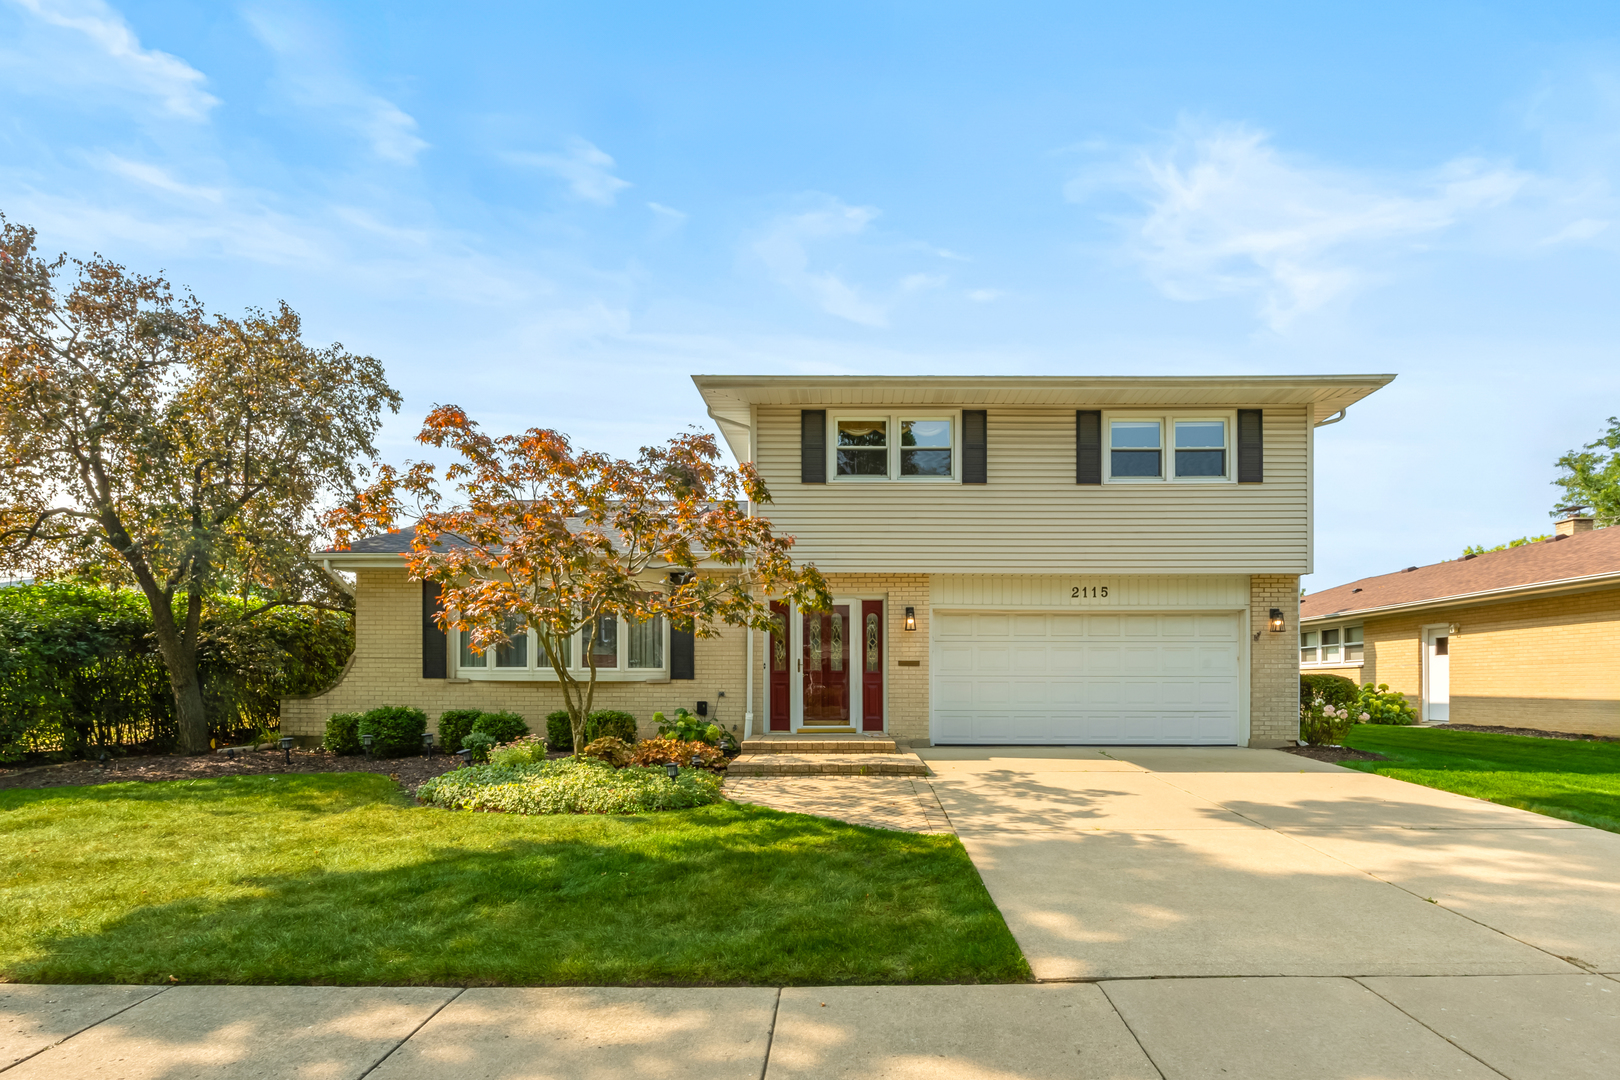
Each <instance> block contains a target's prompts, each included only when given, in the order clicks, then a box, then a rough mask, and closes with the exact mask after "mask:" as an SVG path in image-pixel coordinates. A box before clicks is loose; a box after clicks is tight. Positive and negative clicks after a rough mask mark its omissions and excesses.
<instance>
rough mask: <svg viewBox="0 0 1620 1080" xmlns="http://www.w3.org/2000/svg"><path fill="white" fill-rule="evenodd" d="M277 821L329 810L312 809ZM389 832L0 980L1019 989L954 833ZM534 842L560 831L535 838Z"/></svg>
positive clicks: (569, 826)
mask: <svg viewBox="0 0 1620 1080" xmlns="http://www.w3.org/2000/svg"><path fill="white" fill-rule="evenodd" d="M154 786H155V785H154ZM174 786H175V787H183V786H182V785H174ZM143 787H146V786H144V785H143ZM101 790H102V791H103V792H106V793H107V795H106V797H108V798H111V797H113V796H114V793H113V792H111V791H108V789H105V788H104V789H101ZM28 794H29V795H30V796H50V795H54V794H57V792H54V791H52V792H37V793H36V792H30V793H28ZM176 794H177V797H184V796H183V795H182V794H181V793H176ZM289 794H291V793H290V792H289ZM142 796H143V797H144V798H152V797H157V793H156V792H153V791H152V790H151V788H150V787H147V790H146V791H145V792H143V793H142ZM126 797H127V796H126ZM8 801H10V800H8ZM27 801H28V802H30V803H32V802H35V801H36V799H35V798H29V799H28V800H27ZM343 801H344V800H337V802H338V803H341V802H343ZM348 801H349V802H350V805H351V806H352V805H353V803H352V799H351V800H348ZM204 805H208V804H207V803H206V802H205V804H204ZM371 805H373V806H375V805H376V803H375V802H373V803H371ZM278 809H296V810H301V811H306V812H314V813H317V814H323V813H324V814H331V812H332V811H333V810H339V811H341V810H343V809H345V807H343V806H341V805H335V804H334V801H333V800H331V799H323V798H320V797H319V796H318V794H316V795H311V796H309V797H308V798H303V797H300V798H295V799H293V800H292V802H291V804H289V805H287V806H285V807H283V806H279V805H278ZM417 815H423V816H424V818H426V820H424V819H423V818H419V817H417ZM388 818H389V819H396V818H397V819H398V820H395V821H393V822H392V824H394V826H395V827H394V828H393V829H390V828H388V827H386V826H387V825H388V824H390V822H389V821H372V822H371V824H372V825H373V826H381V827H379V828H378V831H377V832H376V834H375V835H374V842H375V844H376V845H378V846H379V848H378V850H379V853H380V855H381V856H382V857H384V858H386V857H387V855H388V854H389V852H388V847H389V845H390V844H391V843H392V844H404V843H411V844H415V845H416V846H419V847H421V848H422V851H421V854H420V856H418V857H406V858H404V859H403V860H399V859H396V861H395V862H394V864H393V865H390V866H386V867H379V868H374V869H363V870H343V871H333V870H324V869H321V868H320V867H319V866H314V867H312V868H311V869H309V870H306V871H303V872H294V873H286V872H278V873H273V874H254V873H246V874H242V875H240V876H238V877H236V878H234V879H233V880H232V881H230V882H229V883H225V882H220V883H209V884H210V885H211V891H213V892H215V893H216V894H217V893H226V894H229V895H225V896H216V897H192V898H187V899H183V900H177V901H173V902H170V903H166V904H157V905H151V906H144V907H141V906H134V905H133V904H132V905H131V907H130V909H129V910H128V911H127V912H125V913H119V914H116V915H115V916H114V917H113V918H110V919H107V920H105V921H99V920H98V927H97V929H96V930H95V931H94V932H89V933H66V934H63V935H61V936H57V937H49V938H44V939H42V940H38V941H36V942H35V943H33V945H34V947H33V948H31V949H29V950H27V952H28V953H29V955H28V957H27V958H26V959H20V960H17V961H15V962H13V963H11V964H9V965H7V970H5V972H4V977H5V978H7V979H11V980H15V981H19V982H154V983H164V982H170V981H180V982H229V983H310V984H340V985H361V984H387V985H415V984H427V983H435V984H445V983H452V984H472V985H694V984H695V985H714V984H722V985H785V984H815V985H825V984H834V983H905V982H925V983H928V982H932V983H959V982H1010V981H1022V980H1026V979H1028V978H1029V977H1030V976H1029V969H1028V965H1027V964H1026V963H1025V962H1024V959H1023V956H1022V953H1020V952H1019V950H1018V946H1017V944H1016V943H1015V942H1014V941H1013V938H1012V935H1011V933H1010V932H1009V931H1008V930H1007V927H1006V924H1005V922H1004V921H1003V919H1002V917H1001V913H1000V912H999V911H998V910H997V909H996V907H995V905H994V903H993V902H992V901H991V899H990V896H989V893H988V892H987V891H986V890H985V888H984V885H983V882H982V881H981V880H980V878H979V875H978V872H977V871H976V870H975V869H974V867H973V865H972V863H971V862H970V861H969V860H968V858H967V854H966V852H965V851H964V850H963V849H962V847H961V845H960V843H959V842H958V841H957V840H956V839H955V838H954V837H944V836H918V835H913V834H907V833H896V832H889V831H885V830H878V829H867V828H862V827H859V826H853V825H847V824H843V823H840V822H831V821H826V820H824V819H819V818H811V817H804V816H801V815H791V814H781V813H777V812H775V811H770V810H765V809H763V808H759V807H746V806H737V805H734V804H720V805H716V806H711V807H705V808H702V809H699V810H692V811H673V812H668V813H665V814H648V815H638V816H634V817H615V818H579V817H575V818H566V819H555V818H554V819H543V818H521V817H515V816H506V815H472V814H464V813H458V812H451V811H440V810H432V809H426V808H405V807H401V806H398V804H397V803H396V804H395V809H394V811H393V812H392V813H390V814H389V815H388ZM370 820H371V819H365V820H356V821H355V825H356V826H364V825H365V822H366V821H370ZM423 826H426V829H425V830H424V828H423ZM694 826H695V827H694ZM261 827H266V828H273V827H274V822H273V821H265V822H262V823H261ZM424 831H425V832H426V833H427V834H428V835H427V836H426V837H425V838H424V837H423V836H422V835H421V834H422V833H423V832H424ZM547 831H551V832H554V833H555V834H556V835H550V836H547V835H541V836H539V837H535V836H533V835H532V834H534V833H537V832H538V833H542V834H544V833H545V832H547ZM514 832H515V833H520V834H521V833H529V834H531V835H530V836H522V835H518V836H514V835H512V834H513V833H514ZM390 834H392V835H390ZM351 839H352V837H351ZM266 861H271V860H266ZM379 861H381V860H379ZM250 865H251V862H250ZM81 925H82V923H81Z"/></svg>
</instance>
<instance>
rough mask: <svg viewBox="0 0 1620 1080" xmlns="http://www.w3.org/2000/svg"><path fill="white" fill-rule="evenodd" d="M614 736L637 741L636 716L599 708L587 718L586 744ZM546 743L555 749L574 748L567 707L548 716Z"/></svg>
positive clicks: (616, 710) (567, 749) (570, 749)
mask: <svg viewBox="0 0 1620 1080" xmlns="http://www.w3.org/2000/svg"><path fill="white" fill-rule="evenodd" d="M607 736H612V737H613V738H615V739H623V740H624V741H625V742H627V743H633V742H635V741H636V718H635V717H634V716H632V715H630V714H629V713H627V712H622V711H620V710H618V709H597V710H596V711H595V712H593V713H591V714H590V715H589V716H587V717H586V718H585V744H586V745H587V746H589V745H590V744H591V743H593V742H595V741H596V740H597V739H601V738H605V737H607ZM546 743H547V745H549V746H550V747H551V748H552V749H553V750H558V751H561V752H563V753H569V752H571V751H572V750H573V749H574V728H573V725H572V724H571V723H570V722H569V719H568V710H567V709H558V710H557V711H556V712H554V713H549V714H547V716H546Z"/></svg>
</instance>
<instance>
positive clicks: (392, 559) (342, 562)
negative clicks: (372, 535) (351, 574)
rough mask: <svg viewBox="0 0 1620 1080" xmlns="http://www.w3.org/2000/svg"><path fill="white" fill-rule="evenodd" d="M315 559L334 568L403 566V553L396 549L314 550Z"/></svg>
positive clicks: (366, 568) (355, 568)
mask: <svg viewBox="0 0 1620 1080" xmlns="http://www.w3.org/2000/svg"><path fill="white" fill-rule="evenodd" d="M315 561H316V562H322V563H327V564H328V565H330V566H331V567H332V569H334V570H377V569H384V570H388V569H400V570H403V569H404V568H405V555H404V554H403V553H401V552H397V551H333V552H324V551H321V552H316V554H315Z"/></svg>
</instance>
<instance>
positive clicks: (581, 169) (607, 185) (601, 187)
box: [502, 138, 686, 218]
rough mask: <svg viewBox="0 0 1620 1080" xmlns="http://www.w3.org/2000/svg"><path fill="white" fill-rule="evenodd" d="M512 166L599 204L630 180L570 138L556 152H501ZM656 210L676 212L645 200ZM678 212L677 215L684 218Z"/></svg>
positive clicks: (606, 203) (598, 152) (610, 160)
mask: <svg viewBox="0 0 1620 1080" xmlns="http://www.w3.org/2000/svg"><path fill="white" fill-rule="evenodd" d="M502 156H503V157H505V159H506V160H507V161H510V162H512V163H513V164H514V165H526V166H529V167H530V168H535V169H540V170H543V171H545V172H549V173H551V174H553V175H554V176H558V177H560V178H562V179H563V180H565V181H567V182H568V189H569V190H570V191H572V192H573V193H574V195H575V196H576V197H577V198H580V199H584V200H585V201H586V202H593V203H597V204H598V205H600V206H612V205H613V201H614V199H616V198H617V197H618V194H619V192H621V191H623V190H624V189H625V188H627V187H630V186H631V185H630V181H628V180H621V179H619V178H618V177H617V176H614V175H613V167H614V161H613V158H612V157H610V156H609V155H608V154H607V153H605V152H604V151H602V150H601V149H600V148H598V147H597V146H596V145H595V144H594V143H590V142H587V141H586V140H584V139H580V138H574V139H570V140H569V141H568V148H567V150H566V151H564V152H563V153H560V154H535V153H527V152H524V153H508V154H504V155H502ZM647 205H648V206H650V207H652V209H653V210H654V211H656V212H659V213H669V214H680V211H679V210H671V209H670V208H669V207H667V206H659V205H658V204H657V203H648V204H647ZM685 216H686V215H685V214H681V217H683V218H684V217H685Z"/></svg>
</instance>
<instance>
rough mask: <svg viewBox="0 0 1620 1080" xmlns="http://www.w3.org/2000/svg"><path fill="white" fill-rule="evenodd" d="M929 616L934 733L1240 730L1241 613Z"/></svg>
mask: <svg viewBox="0 0 1620 1080" xmlns="http://www.w3.org/2000/svg"><path fill="white" fill-rule="evenodd" d="M933 625H934V626H935V627H936V628H937V630H936V644H935V650H936V652H935V657H936V663H935V670H936V671H940V672H942V674H940V675H939V676H937V677H936V678H935V681H934V688H935V694H936V697H935V700H936V702H938V703H939V707H937V708H936V709H935V711H934V718H935V724H934V730H935V732H936V737H937V738H938V739H939V741H942V742H979V743H1009V744H1016V743H1035V744H1038V743H1127V744H1129V743H1142V744H1152V743H1159V744H1178V743H1179V744H1188V743H1204V744H1222V743H1225V744H1230V743H1234V742H1236V741H1237V734H1238V715H1237V706H1238V700H1239V694H1240V675H1241V671H1240V667H1241V665H1240V663H1239V661H1240V655H1241V654H1240V650H1241V645H1242V633H1243V631H1242V624H1241V619H1240V618H1239V617H1238V616H1237V615H1233V614H1211V613H1207V612H1206V613H1189V614H1180V613H1170V614H1151V615H1150V614H1129V613H1123V614H1121V613H1115V614H1090V613H1077V614H1066V613H1041V614H1036V613H1029V612H941V613H937V614H936V615H935V616H934V618H933Z"/></svg>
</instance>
